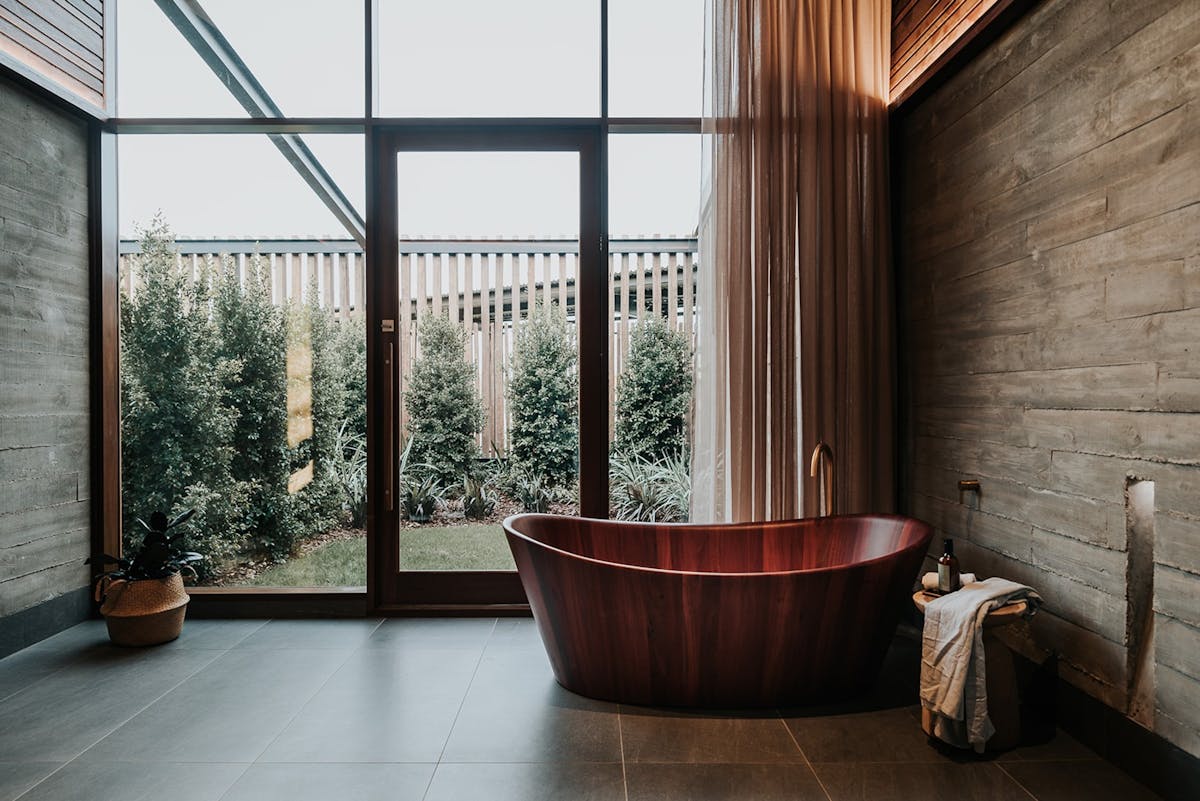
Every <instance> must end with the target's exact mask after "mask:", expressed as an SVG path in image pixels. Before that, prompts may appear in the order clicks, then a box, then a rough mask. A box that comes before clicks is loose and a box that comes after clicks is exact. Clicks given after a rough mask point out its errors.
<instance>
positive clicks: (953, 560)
mask: <svg viewBox="0 0 1200 801" xmlns="http://www.w3.org/2000/svg"><path fill="white" fill-rule="evenodd" d="M961 586H962V579H961V578H960V577H959V574H958V557H957V556H955V555H954V540H952V539H950V538H949V537H947V538H946V544H945V553H943V554H942V558H941V559H938V592H954V591H955V590H957V589H958V588H959V587H961Z"/></svg>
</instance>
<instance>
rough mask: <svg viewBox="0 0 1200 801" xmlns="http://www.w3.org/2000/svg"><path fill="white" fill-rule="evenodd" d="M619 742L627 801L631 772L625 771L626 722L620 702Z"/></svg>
mask: <svg viewBox="0 0 1200 801" xmlns="http://www.w3.org/2000/svg"><path fill="white" fill-rule="evenodd" d="M617 743H618V744H619V746H620V748H621V787H623V788H624V789H625V801H629V774H628V773H627V772H626V771H625V724H624V722H623V721H622V719H621V705H620V704H617Z"/></svg>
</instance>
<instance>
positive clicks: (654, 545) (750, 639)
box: [504, 515, 933, 708]
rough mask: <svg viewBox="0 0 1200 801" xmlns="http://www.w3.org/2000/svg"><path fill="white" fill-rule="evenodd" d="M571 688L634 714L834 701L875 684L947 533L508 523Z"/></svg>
mask: <svg viewBox="0 0 1200 801" xmlns="http://www.w3.org/2000/svg"><path fill="white" fill-rule="evenodd" d="M504 530H505V533H506V535H507V537H508V544H509V547H510V548H511V549H512V553H513V558H514V559H515V560H516V563H517V570H518V571H519V573H520V576H521V583H522V584H523V585H524V587H525V593H526V595H528V597H529V604H530V606H531V607H532V610H533V617H534V619H535V620H536V622H537V626H538V630H539V632H540V633H541V636H542V642H543V643H544V644H545V646H546V653H547V654H549V656H550V663H551V665H552V666H553V668H554V674H555V676H556V677H557V678H558V681H559V683H560V684H562V685H563V686H564V687H566V688H567V689H569V690H572V691H574V692H577V693H579V694H581V695H586V696H590V697H593V698H603V699H607V700H612V701H621V702H625V703H632V704H647V705H654V706H682V707H708V708H739V707H740V708H746V707H771V706H787V705H802V704H811V703H824V702H826V701H831V700H836V699H842V698H847V697H850V696H853V695H855V694H858V693H861V692H864V691H866V690H868V689H869V688H870V686H871V685H872V683H873V682H874V680H875V678H876V675H877V673H878V671H879V666H880V664H881V663H882V661H883V657H884V654H885V653H886V651H887V648H888V644H889V643H890V641H891V638H892V635H893V634H894V632H895V628H896V623H897V620H898V617H899V614H900V612H901V610H902V609H903V608H904V606H905V604H906V603H907V602H908V598H909V593H910V591H911V588H912V585H913V582H914V580H915V579H916V577H917V572H918V571H919V569H920V565H921V560H922V558H923V556H924V554H925V551H926V549H927V547H928V545H929V540H930V538H931V537H932V536H933V531H932V529H931V528H930V527H929V526H928V525H926V524H925V523H922V522H920V521H917V520H911V519H908V518H904V517H896V516H890V515H851V516H842V517H823V518H810V519H806V520H791V521H785V522H775V523H749V524H729V525H687V524H682V525H681V524H654V523H624V522H615V521H608V520H590V519H586V518H578V517H560V516H553V515H516V516H514V517H510V518H508V519H507V520H505V521H504Z"/></svg>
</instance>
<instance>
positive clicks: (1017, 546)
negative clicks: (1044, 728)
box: [893, 0, 1200, 755]
mask: <svg viewBox="0 0 1200 801" xmlns="http://www.w3.org/2000/svg"><path fill="white" fill-rule="evenodd" d="M922 5H924V6H928V13H929V14H938V13H940V12H942V11H945V10H946V9H948V8H949V5H943V4H934V3H925V4H922V3H921V2H919V0H916V1H914V2H910V3H906V4H902V5H900V6H898V7H897V11H898V17H897V19H898V20H899V21H902V22H903V23H904V25H905V26H907V27H905V28H904V29H903V30H904V31H911V30H915V29H916V28H917V27H918V26H917V23H916V22H915V21H913V15H914V14H915V13H916V11H917V10H918V8H919V7H921V6H922ZM958 5H963V4H958ZM909 35H911V34H909ZM893 126H894V135H895V140H894V141H895V147H894V150H893V157H894V159H896V161H897V163H898V165H899V167H898V170H897V173H896V179H897V180H896V185H895V187H894V191H895V192H896V194H897V203H896V209H897V218H896V221H895V226H896V227H895V235H896V238H897V256H898V262H897V270H898V272H899V275H900V277H901V278H900V280H901V285H902V316H903V321H902V326H903V337H904V339H905V343H906V344H905V361H906V363H907V370H906V371H907V373H908V376H907V378H908V380H907V384H906V388H905V392H906V412H907V421H908V423H907V431H906V432H904V433H905V439H906V445H905V459H906V462H907V466H906V471H905V474H906V481H907V487H906V496H907V502H908V505H909V508H910V511H911V512H912V513H913V514H914V515H915V516H917V517H920V518H923V519H926V520H927V521H929V522H931V523H933V524H934V525H935V526H937V527H938V528H939V529H940V530H941V532H942V533H944V534H945V535H947V536H954V537H956V538H957V539H959V541H960V548H961V559H962V562H963V569H964V570H976V571H978V572H981V573H982V574H984V575H1004V576H1008V577H1011V578H1013V579H1016V580H1019V581H1024V582H1027V583H1029V584H1031V585H1033V586H1034V587H1036V588H1038V589H1039V590H1040V591H1041V592H1042V593H1043V595H1044V596H1045V598H1046V601H1047V607H1046V609H1045V611H1044V613H1043V614H1039V615H1038V616H1037V617H1036V618H1035V619H1034V621H1033V624H1032V626H1031V628H1030V629H1029V630H1028V632H1026V634H1025V635H1023V636H1022V638H1020V639H1019V640H1018V641H1016V643H1015V644H1016V645H1017V646H1018V647H1020V648H1021V649H1022V650H1024V651H1026V652H1027V653H1028V654H1029V655H1030V656H1033V657H1035V658H1037V657H1040V656H1042V655H1044V654H1045V653H1046V652H1048V651H1056V652H1058V653H1059V654H1060V662H1059V665H1060V672H1061V674H1062V675H1063V676H1064V678H1066V679H1067V680H1069V681H1071V682H1073V683H1074V684H1075V685H1076V686H1078V687H1080V688H1081V689H1083V690H1085V691H1086V692H1088V693H1090V694H1092V695H1093V696H1094V697H1097V698H1099V699H1101V700H1103V701H1104V702H1106V703H1108V704H1109V705H1110V706H1112V707H1114V708H1116V709H1117V710H1119V711H1121V712H1122V713H1130V714H1133V715H1134V716H1135V719H1137V720H1139V721H1140V722H1142V723H1143V724H1144V725H1147V726H1148V727H1150V728H1152V729H1153V730H1154V731H1157V732H1159V733H1160V734H1162V735H1163V736H1164V737H1166V738H1168V739H1170V740H1171V741H1173V742H1175V743H1176V744H1177V745H1179V746H1180V747H1182V748H1184V749H1185V750H1187V751H1189V752H1191V753H1192V754H1198V755H1200V713H1198V712H1197V709H1198V707H1197V706H1196V704H1195V698H1196V697H1198V696H1200V660H1198V659H1197V658H1196V654H1200V604H1197V602H1196V600H1195V599H1196V598H1200V545H1198V543H1200V349H1198V348H1197V343H1200V136H1197V135H1196V131H1197V130H1200V3H1196V2H1194V0H1146V2H1138V3H1129V2H1118V0H1112V2H1099V1H1098V0H1045V2H1042V3H1040V4H1039V5H1038V6H1037V7H1036V8H1034V9H1033V10H1032V11H1030V12H1029V13H1028V14H1026V15H1025V16H1024V17H1022V18H1021V19H1020V20H1019V21H1018V22H1017V23H1016V24H1015V25H1014V26H1013V27H1012V28H1010V29H1009V30H1008V31H1006V32H1005V33H1004V34H1002V36H1001V38H1000V39H998V40H996V41H995V42H993V43H992V44H991V45H989V46H988V47H987V49H985V50H983V51H982V52H981V53H980V54H979V55H977V56H976V57H975V58H974V60H973V61H971V62H970V63H969V64H967V65H966V66H965V67H964V68H963V69H962V70H961V71H959V72H958V73H957V74H955V75H954V76H953V77H951V78H950V79H949V80H948V81H947V82H945V83H944V84H943V85H941V86H940V87H938V88H937V89H936V90H935V91H933V92H932V93H931V94H929V95H928V96H927V97H924V98H922V99H918V101H917V102H916V103H915V104H911V105H910V106H908V107H906V108H905V109H904V112H903V113H902V114H901V115H899V116H897V117H896V118H895V119H894V122H893ZM961 478H977V479H979V480H980V481H981V482H982V486H983V492H982V496H981V497H980V498H978V499H975V498H972V497H971V496H967V497H966V498H961V499H960V497H959V493H958V490H957V485H956V482H957V481H958V479H961ZM1131 479H1148V480H1152V481H1154V482H1155V498H1154V510H1153V520H1154V524H1153V533H1152V534H1149V533H1147V532H1146V531H1145V530H1144V529H1139V528H1138V527H1136V526H1131V524H1130V520H1129V517H1128V514H1127V508H1128V507H1127V495H1128V491H1127V485H1128V482H1129V481H1130V480H1131ZM938 542H939V543H940V538H938ZM935 547H936V546H935ZM1143 559H1145V560H1148V561H1139V560H1143ZM1142 595H1146V596H1147V597H1144V598H1143V597H1142ZM1140 603H1150V604H1152V608H1153V620H1154V630H1155V632H1156V634H1155V639H1154V640H1153V641H1152V643H1147V642H1146V641H1145V640H1142V644H1141V645H1140V646H1139V645H1137V640H1138V636H1139V634H1138V632H1136V631H1135V628H1136V627H1135V625H1134V624H1135V618H1136V615H1137V612H1136V610H1137V608H1138V605H1139V604H1140ZM1160 635H1161V636H1160ZM1131 643H1132V644H1133V645H1132V646H1131ZM1139 651H1140V652H1141V653H1146V654H1149V657H1150V662H1151V664H1152V665H1153V670H1152V672H1153V674H1154V681H1153V682H1152V683H1151V688H1152V697H1151V700H1152V704H1151V706H1152V709H1143V710H1140V711H1139V710H1138V703H1137V701H1138V694H1137V692H1135V691H1134V690H1135V688H1136V685H1137V682H1135V681H1134V673H1135V671H1136V668H1137V655H1138V653H1139ZM1189 699H1190V700H1189Z"/></svg>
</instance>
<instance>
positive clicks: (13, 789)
mask: <svg viewBox="0 0 1200 801" xmlns="http://www.w3.org/2000/svg"><path fill="white" fill-rule="evenodd" d="M61 765H62V763H61V762H0V801H13V799H14V798H16V797H17V796H19V795H21V793H23V792H25V791H26V790H28V789H29V788H30V787H33V786H34V785H35V784H37V783H38V782H40V781H41V780H42V779H44V778H46V777H47V776H49V775H50V774H51V773H53V772H54V771H55V770H57V769H58V768H59V767H60V766H61Z"/></svg>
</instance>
